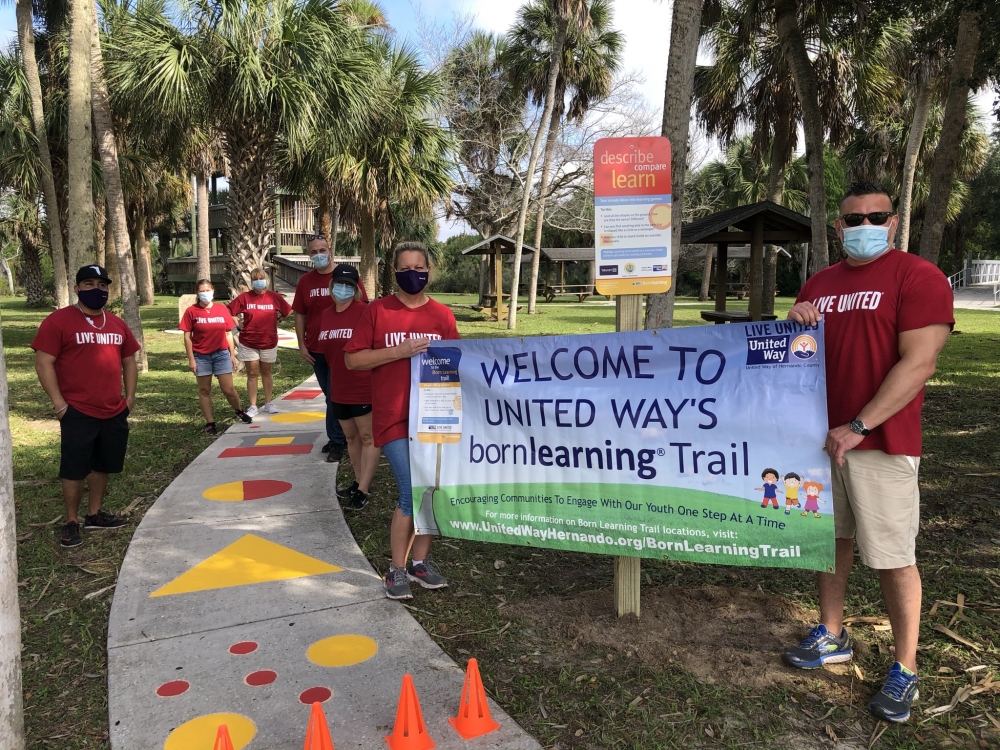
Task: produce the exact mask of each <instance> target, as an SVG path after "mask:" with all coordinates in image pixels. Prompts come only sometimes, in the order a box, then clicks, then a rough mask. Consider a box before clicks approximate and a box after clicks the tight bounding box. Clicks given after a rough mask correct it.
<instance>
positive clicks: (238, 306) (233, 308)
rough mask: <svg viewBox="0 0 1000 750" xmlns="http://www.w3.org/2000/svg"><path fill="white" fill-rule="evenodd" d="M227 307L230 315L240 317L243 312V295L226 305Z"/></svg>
mask: <svg viewBox="0 0 1000 750" xmlns="http://www.w3.org/2000/svg"><path fill="white" fill-rule="evenodd" d="M226 307H228V308H229V313H230V315H239V314H240V313H241V312H243V295H242V294H241V295H240V296H239V297H237V298H236V299H234V300H233V301H232V302H230V303H229V304H228V305H226Z"/></svg>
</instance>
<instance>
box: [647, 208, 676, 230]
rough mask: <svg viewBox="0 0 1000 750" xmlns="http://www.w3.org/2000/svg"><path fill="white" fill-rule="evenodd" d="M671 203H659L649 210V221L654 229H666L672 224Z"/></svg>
mask: <svg viewBox="0 0 1000 750" xmlns="http://www.w3.org/2000/svg"><path fill="white" fill-rule="evenodd" d="M670 214H671V211H670V204H669V203H657V204H656V205H655V206H653V207H652V208H651V209H650V210H649V223H650V224H651V225H652V226H653V228H654V229H661V230H662V229H666V228H667V227H669V226H670Z"/></svg>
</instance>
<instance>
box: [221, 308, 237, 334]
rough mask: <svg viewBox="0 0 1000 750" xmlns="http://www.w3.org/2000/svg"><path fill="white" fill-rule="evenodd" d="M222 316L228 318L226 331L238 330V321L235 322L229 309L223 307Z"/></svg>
mask: <svg viewBox="0 0 1000 750" xmlns="http://www.w3.org/2000/svg"><path fill="white" fill-rule="evenodd" d="M222 314H223V315H224V316H225V318H226V330H227V331H231V330H233V329H234V328H236V321H235V320H233V316H232V315H230V314H229V308H228V307H226V306H225V305H222Z"/></svg>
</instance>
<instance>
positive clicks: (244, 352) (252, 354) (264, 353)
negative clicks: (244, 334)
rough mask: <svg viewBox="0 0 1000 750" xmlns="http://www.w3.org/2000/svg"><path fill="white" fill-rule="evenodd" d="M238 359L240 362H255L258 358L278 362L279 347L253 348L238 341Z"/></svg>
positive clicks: (263, 360) (262, 360)
mask: <svg viewBox="0 0 1000 750" xmlns="http://www.w3.org/2000/svg"><path fill="white" fill-rule="evenodd" d="M236 359H238V360H239V361H240V362H253V361H255V360H258V359H259V360H260V361H261V362H276V361H277V359H278V347H274V348H273V349H252V348H250V347H249V346H243V344H242V343H240V342H239V341H237V342H236Z"/></svg>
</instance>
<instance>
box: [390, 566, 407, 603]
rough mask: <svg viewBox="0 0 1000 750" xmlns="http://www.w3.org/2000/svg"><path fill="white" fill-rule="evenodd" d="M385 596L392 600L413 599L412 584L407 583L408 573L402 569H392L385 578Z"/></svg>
mask: <svg viewBox="0 0 1000 750" xmlns="http://www.w3.org/2000/svg"><path fill="white" fill-rule="evenodd" d="M384 583H385V595H386V596H387V597H389V598H390V599H412V598H413V593H412V592H411V591H410V584H408V583H407V582H406V571H405V570H403V569H402V568H390V569H389V574H388V575H387V576H386V577H385V581H384Z"/></svg>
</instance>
